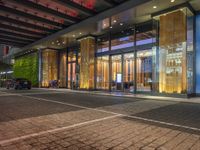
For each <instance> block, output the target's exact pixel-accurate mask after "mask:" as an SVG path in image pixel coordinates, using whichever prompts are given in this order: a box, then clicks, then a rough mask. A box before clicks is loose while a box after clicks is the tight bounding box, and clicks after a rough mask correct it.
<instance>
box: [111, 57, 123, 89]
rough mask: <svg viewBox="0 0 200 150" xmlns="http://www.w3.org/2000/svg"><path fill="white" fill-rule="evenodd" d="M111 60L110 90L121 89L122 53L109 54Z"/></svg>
mask: <svg viewBox="0 0 200 150" xmlns="http://www.w3.org/2000/svg"><path fill="white" fill-rule="evenodd" d="M111 62H112V78H111V79H112V80H111V89H112V91H121V90H122V55H114V56H111Z"/></svg>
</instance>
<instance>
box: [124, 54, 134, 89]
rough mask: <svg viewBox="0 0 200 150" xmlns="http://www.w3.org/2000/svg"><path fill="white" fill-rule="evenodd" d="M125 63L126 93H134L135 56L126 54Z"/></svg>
mask: <svg viewBox="0 0 200 150" xmlns="http://www.w3.org/2000/svg"><path fill="white" fill-rule="evenodd" d="M123 61H124V62H123V83H124V84H123V86H124V87H123V88H124V92H134V54H133V53H127V54H124V60H123Z"/></svg>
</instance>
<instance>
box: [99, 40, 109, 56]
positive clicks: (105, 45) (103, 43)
mask: <svg viewBox="0 0 200 150" xmlns="http://www.w3.org/2000/svg"><path fill="white" fill-rule="evenodd" d="M108 50H109V41H108V40H107V39H105V38H98V39H97V52H98V53H99V52H106V51H108Z"/></svg>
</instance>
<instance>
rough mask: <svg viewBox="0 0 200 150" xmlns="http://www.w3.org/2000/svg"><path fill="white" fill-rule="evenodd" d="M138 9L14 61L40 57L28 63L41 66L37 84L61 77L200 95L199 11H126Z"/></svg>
mask: <svg viewBox="0 0 200 150" xmlns="http://www.w3.org/2000/svg"><path fill="white" fill-rule="evenodd" d="M139 9H140V8H139ZM134 10H135V8H133V9H131V10H128V11H124V12H120V13H119V14H116V16H112V17H106V18H104V19H102V20H101V21H99V22H98V23H97V29H96V30H98V34H92V33H91V34H87V35H84V36H79V37H78V38H75V39H76V41H75V42H74V43H75V44H73V45H71V46H66V47H64V48H62V49H55V48H52V47H51V45H52V44H56V43H60V42H57V41H55V42H51V43H50V44H49V45H47V46H46V47H45V48H38V49H35V50H32V51H30V52H29V53H26V54H20V55H17V56H16V60H15V61H19V59H22V58H23V57H27V55H29V56H30V57H31V56H34V57H35V56H37V58H34V59H33V60H32V62H31V64H32V65H29V66H34V67H35V66H37V68H38V69H37V71H36V72H34V71H33V73H34V74H36V75H35V76H37V77H36V78H37V81H38V84H36V85H38V86H39V87H49V86H50V82H51V81H53V80H57V81H58V82H59V87H60V88H68V89H73V90H103V91H111V92H125V93H132V94H140V93H141V94H150V95H168V96H169V95H170V96H193V95H198V94H199V93H200V67H199V64H200V62H199V61H200V14H199V13H197V12H196V11H194V9H193V8H192V7H191V5H189V4H188V3H181V4H179V5H176V6H173V7H169V8H166V9H163V10H161V11H157V12H153V13H152V14H150V15H151V16H150V19H146V20H144V21H133V19H132V18H127V16H126V14H127V13H130V12H131V13H135V12H136V11H134ZM120 16H122V17H121V18H126V21H122V20H120V19H119V18H120ZM138 19H139V20H140V19H141V20H142V17H141V16H140V17H138ZM119 20H120V21H119ZM99 31H100V32H99ZM99 33H100V34H99ZM79 34H81V33H79ZM63 43H64V42H63ZM61 44H62V43H61ZM35 60H37V61H35ZM15 65H16V67H15V68H20V67H21V68H22V67H23V64H22V63H21V64H20V63H16V64H15ZM17 65H18V66H19V67H17ZM20 65H21V66H20ZM15 71H17V69H16V70H15V69H14V72H15ZM29 76H31V75H29ZM25 77H26V76H25ZM28 78H29V77H28ZM34 80H35V78H34Z"/></svg>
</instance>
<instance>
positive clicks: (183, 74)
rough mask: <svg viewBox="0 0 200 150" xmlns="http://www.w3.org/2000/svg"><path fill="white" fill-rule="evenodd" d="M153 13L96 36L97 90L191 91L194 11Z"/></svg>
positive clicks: (178, 92)
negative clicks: (137, 22)
mask: <svg viewBox="0 0 200 150" xmlns="http://www.w3.org/2000/svg"><path fill="white" fill-rule="evenodd" d="M152 16H153V18H152V21H149V22H146V23H144V24H140V25H135V26H132V27H131V26H129V27H128V29H127V28H122V29H121V30H118V31H117V32H115V31H114V32H113V31H110V34H107V35H104V36H101V37H98V39H97V52H96V60H97V65H96V89H100V90H109V91H123V92H131V93H136V92H137V93H155V94H158V93H161V94H185V95H186V94H191V93H193V92H194V76H193V67H194V61H193V60H192V58H193V56H194V53H193V44H194V43H193V36H194V35H193V33H194V32H193V24H194V19H193V14H192V13H191V12H190V11H189V9H188V8H180V9H177V10H174V11H171V12H168V13H165V14H156V15H155V16H154V15H152ZM169 37H170V38H169Z"/></svg>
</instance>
